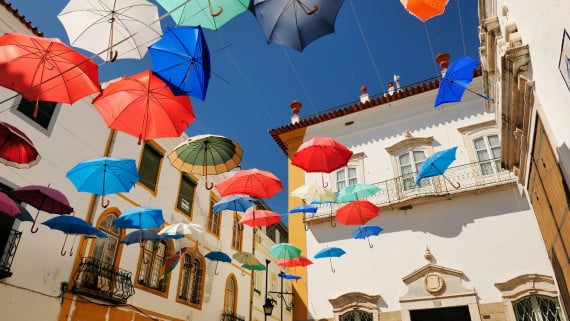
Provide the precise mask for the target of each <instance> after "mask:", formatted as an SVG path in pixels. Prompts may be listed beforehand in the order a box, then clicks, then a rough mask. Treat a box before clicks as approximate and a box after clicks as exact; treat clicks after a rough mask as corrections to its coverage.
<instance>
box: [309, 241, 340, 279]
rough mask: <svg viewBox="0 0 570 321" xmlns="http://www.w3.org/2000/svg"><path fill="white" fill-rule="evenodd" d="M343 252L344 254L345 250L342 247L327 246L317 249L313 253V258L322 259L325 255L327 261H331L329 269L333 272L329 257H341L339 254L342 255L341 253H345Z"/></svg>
mask: <svg viewBox="0 0 570 321" xmlns="http://www.w3.org/2000/svg"><path fill="white" fill-rule="evenodd" d="M345 254H346V252H345V251H344V250H343V249H341V248H339V247H327V248H324V249H322V250H320V251H318V252H317V254H315V256H314V258H315V259H322V258H327V257H328V258H329V261H330V263H331V270H332V273H335V272H336V271H335V269H334V268H333V265H332V259H331V258H332V257H341V256H343V255H345Z"/></svg>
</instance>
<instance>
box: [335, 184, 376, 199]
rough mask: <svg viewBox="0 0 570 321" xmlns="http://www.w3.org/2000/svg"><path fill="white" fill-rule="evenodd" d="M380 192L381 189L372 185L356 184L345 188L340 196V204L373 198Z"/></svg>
mask: <svg viewBox="0 0 570 321" xmlns="http://www.w3.org/2000/svg"><path fill="white" fill-rule="evenodd" d="M379 190H380V188H379V187H376V186H374V185H370V184H354V185H348V186H346V187H345V188H343V189H342V190H341V191H340V193H339V194H338V202H339V203H344V202H351V201H356V200H358V199H361V198H365V197H368V196H372V195H374V194H376V193H378V191H379Z"/></svg>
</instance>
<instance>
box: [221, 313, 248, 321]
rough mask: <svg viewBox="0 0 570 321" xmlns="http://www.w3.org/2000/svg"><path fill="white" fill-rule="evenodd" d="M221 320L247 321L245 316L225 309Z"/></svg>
mask: <svg viewBox="0 0 570 321" xmlns="http://www.w3.org/2000/svg"><path fill="white" fill-rule="evenodd" d="M220 321H245V317H244V316H243V315H239V314H235V313H233V312H230V311H224V312H222V315H221V317H220Z"/></svg>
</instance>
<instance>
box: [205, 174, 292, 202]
mask: <svg viewBox="0 0 570 321" xmlns="http://www.w3.org/2000/svg"><path fill="white" fill-rule="evenodd" d="M216 189H217V190H218V192H220V195H221V196H228V195H233V194H245V195H249V196H252V197H261V198H270V197H272V196H273V195H275V194H276V193H277V192H279V191H280V190H282V189H283V185H281V181H280V180H279V178H277V176H275V175H273V174H272V173H270V172H268V171H263V170H259V169H257V168H253V169H246V170H240V171H239V172H237V173H236V174H234V175H233V176H230V177H228V178H226V179H224V180H223V181H221V182H219V183H218V184H216Z"/></svg>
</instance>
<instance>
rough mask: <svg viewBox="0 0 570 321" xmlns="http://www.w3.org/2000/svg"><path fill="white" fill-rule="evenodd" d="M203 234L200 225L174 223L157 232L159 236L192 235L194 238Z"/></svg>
mask: <svg viewBox="0 0 570 321" xmlns="http://www.w3.org/2000/svg"><path fill="white" fill-rule="evenodd" d="M203 233H204V228H203V227H202V226H201V225H198V224H193V223H176V224H171V225H168V226H167V227H165V228H163V229H162V230H160V232H158V234H160V235H178V234H183V235H192V236H194V237H198V236H201V235H202V234H203Z"/></svg>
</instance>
